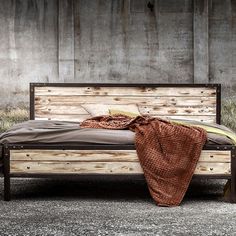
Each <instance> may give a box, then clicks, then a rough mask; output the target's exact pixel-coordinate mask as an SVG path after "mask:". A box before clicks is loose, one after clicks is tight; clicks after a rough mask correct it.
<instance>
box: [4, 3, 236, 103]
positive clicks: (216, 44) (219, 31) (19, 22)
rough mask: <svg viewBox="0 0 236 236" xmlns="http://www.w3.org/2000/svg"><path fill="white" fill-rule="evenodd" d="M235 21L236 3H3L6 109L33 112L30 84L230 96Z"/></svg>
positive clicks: (234, 72) (234, 71) (235, 58)
mask: <svg viewBox="0 0 236 236" xmlns="http://www.w3.org/2000/svg"><path fill="white" fill-rule="evenodd" d="M148 3H149V7H148ZM235 22H236V1H235V0H225V1H221V0H211V1H210V0H204V1H203V0H145V1H144V0H94V1H86V0H60V1H57V0H14V1H8V0H0V35H1V37H0V82H1V88H2V89H1V96H0V97H1V99H0V106H2V107H5V106H19V105H22V106H23V105H24V106H25V105H28V100H29V99H28V92H29V87H28V84H29V83H30V82H79V83H83V82H93V83H101V82H108V83H199V82H201V83H208V82H211V83H214V82H220V83H222V84H223V88H224V91H225V93H224V94H225V95H226V94H227V95H230V94H231V93H230V92H235V81H236V80H235V75H236V66H235V65H236V43H235V42H236V23H235ZM231 95H232V94H231Z"/></svg>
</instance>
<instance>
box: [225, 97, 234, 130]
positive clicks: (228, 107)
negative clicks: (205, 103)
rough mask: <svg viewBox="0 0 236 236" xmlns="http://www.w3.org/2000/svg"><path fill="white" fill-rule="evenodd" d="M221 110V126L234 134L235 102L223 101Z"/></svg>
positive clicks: (231, 100)
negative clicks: (229, 129)
mask: <svg viewBox="0 0 236 236" xmlns="http://www.w3.org/2000/svg"><path fill="white" fill-rule="evenodd" d="M221 109H222V110H221V115H222V116H221V122H222V124H224V125H225V126H227V127H229V128H231V129H232V130H234V131H235V132H236V101H235V100H233V99H229V98H228V99H225V100H223V101H222V107H221Z"/></svg>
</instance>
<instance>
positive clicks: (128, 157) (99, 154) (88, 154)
mask: <svg viewBox="0 0 236 236" xmlns="http://www.w3.org/2000/svg"><path fill="white" fill-rule="evenodd" d="M10 153H11V160H12V161H58V162H65V161H69V162H73V161H75V162H139V160H138V157H137V153H136V150H40V149H33V150H11V151H10ZM230 153H231V152H230V151H216V150H202V152H201V156H200V158H199V162H217V163H220V162H222V163H223V162H230Z"/></svg>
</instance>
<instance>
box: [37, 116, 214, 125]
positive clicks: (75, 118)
mask: <svg viewBox="0 0 236 236" xmlns="http://www.w3.org/2000/svg"><path fill="white" fill-rule="evenodd" d="M91 117H92V116H90V115H66V114H65V115H61V114H59V115H54V114H51V115H48V114H42V115H39V114H37V115H36V117H35V120H59V121H74V122H82V121H84V120H85V119H88V118H91ZM153 117H159V118H162V119H168V118H172V119H185V120H196V121H202V122H207V123H214V122H215V116H153Z"/></svg>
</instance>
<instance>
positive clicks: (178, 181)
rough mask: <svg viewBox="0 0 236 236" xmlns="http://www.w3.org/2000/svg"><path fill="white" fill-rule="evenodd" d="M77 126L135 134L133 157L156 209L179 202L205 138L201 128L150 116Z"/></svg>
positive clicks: (98, 120) (107, 118)
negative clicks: (129, 131) (128, 130)
mask: <svg viewBox="0 0 236 236" xmlns="http://www.w3.org/2000/svg"><path fill="white" fill-rule="evenodd" d="M81 127H82V128H83V127H84V128H85V127H86V128H105V129H130V130H132V131H134V132H135V146H136V151H137V155H138V158H139V161H140V164H141V166H142V169H143V172H144V176H145V179H146V181H147V184H148V188H149V191H150V194H151V196H152V198H153V199H154V200H155V202H156V203H157V204H158V205H159V206H177V205H179V204H180V203H181V201H182V199H183V197H184V195H185V193H186V191H187V188H188V186H189V183H190V181H191V178H192V176H193V173H194V170H195V168H196V165H197V162H198V159H199V157H200V153H201V150H202V148H203V146H204V144H205V142H206V138H207V134H206V131H205V130H204V129H202V128H199V127H191V126H187V125H176V124H172V123H170V122H168V121H166V120H162V119H159V118H153V117H150V116H138V117H136V118H130V117H128V116H125V115H114V116H97V117H93V118H91V119H87V120H85V121H84V122H82V123H81Z"/></svg>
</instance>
